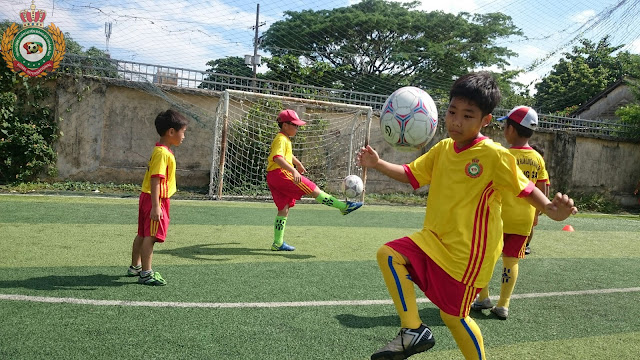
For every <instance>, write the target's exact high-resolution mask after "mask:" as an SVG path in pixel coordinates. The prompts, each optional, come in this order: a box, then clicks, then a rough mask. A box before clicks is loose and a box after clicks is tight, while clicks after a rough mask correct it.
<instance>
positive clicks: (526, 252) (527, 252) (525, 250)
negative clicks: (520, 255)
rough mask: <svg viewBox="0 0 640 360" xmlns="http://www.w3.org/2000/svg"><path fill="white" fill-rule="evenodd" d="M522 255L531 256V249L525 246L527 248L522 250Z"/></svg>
mask: <svg viewBox="0 0 640 360" xmlns="http://www.w3.org/2000/svg"><path fill="white" fill-rule="evenodd" d="M524 254H525V255H529V254H531V248H530V247H529V245H527V247H525V248H524Z"/></svg>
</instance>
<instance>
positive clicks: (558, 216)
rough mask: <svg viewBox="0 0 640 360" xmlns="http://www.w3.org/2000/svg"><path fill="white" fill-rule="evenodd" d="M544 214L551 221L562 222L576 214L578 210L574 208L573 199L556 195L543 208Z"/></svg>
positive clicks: (559, 194)
mask: <svg viewBox="0 0 640 360" xmlns="http://www.w3.org/2000/svg"><path fill="white" fill-rule="evenodd" d="M544 213H545V214H546V215H547V216H548V217H550V218H551V219H553V220H556V221H562V220H564V219H566V218H568V217H569V216H570V215H575V214H577V213H578V208H576V207H575V206H574V204H573V199H571V198H570V197H569V196H568V195H563V194H561V193H557V194H556V196H555V197H554V198H553V200H551V202H550V203H549V204H547V206H546V207H545V211H544Z"/></svg>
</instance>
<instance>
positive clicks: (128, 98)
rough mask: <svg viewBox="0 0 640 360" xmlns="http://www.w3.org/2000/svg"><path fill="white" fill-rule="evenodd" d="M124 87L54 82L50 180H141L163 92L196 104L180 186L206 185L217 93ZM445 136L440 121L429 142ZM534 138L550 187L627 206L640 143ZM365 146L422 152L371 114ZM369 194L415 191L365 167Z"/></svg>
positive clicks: (401, 155)
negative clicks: (54, 158) (393, 142)
mask: <svg viewBox="0 0 640 360" xmlns="http://www.w3.org/2000/svg"><path fill="white" fill-rule="evenodd" d="M129 84H130V83H126V82H123V81H114V80H103V79H91V78H82V79H78V78H71V77H64V76H62V77H60V78H58V79H57V80H56V83H55V89H56V97H55V110H56V113H57V115H58V117H60V118H62V119H63V120H62V121H61V123H60V128H61V130H62V132H63V136H62V137H61V138H60V140H59V142H58V144H57V151H58V162H57V169H58V177H57V178H56V179H54V180H73V181H91V182H113V183H139V182H140V181H141V179H142V178H143V176H144V172H145V169H146V166H147V162H148V160H149V159H148V157H149V156H150V153H151V150H152V148H153V146H154V144H155V142H156V141H157V140H158V134H157V133H156V132H155V127H154V125H153V120H154V119H155V116H156V115H157V114H158V113H159V112H160V111H163V110H166V109H167V108H168V107H169V103H168V102H167V101H166V100H165V99H164V98H163V96H170V98H171V101H172V102H173V103H174V104H175V103H178V104H180V103H184V104H188V106H189V107H190V108H191V109H199V110H196V111H195V112H193V113H192V118H191V124H190V125H189V128H188V130H187V133H186V138H185V141H184V143H183V144H182V145H181V146H179V147H177V148H175V149H174V152H175V155H176V159H177V160H178V161H177V162H178V169H177V178H178V179H177V180H178V184H179V185H182V186H202V187H205V186H208V184H209V173H210V169H211V160H212V155H213V154H212V151H213V150H212V137H213V125H214V119H213V118H212V117H213V116H214V114H215V109H216V106H217V104H218V101H219V99H218V97H217V96H216V95H215V94H213V93H212V92H209V91H204V90H186V89H181V88H177V87H170V88H165V90H166V91H165V92H162V93H161V94H157V93H154V92H153V91H144V90H142V89H139V88H135V87H132V86H130V85H129ZM167 94H169V95H167ZM484 134H485V135H488V136H490V137H491V138H493V139H495V140H496V141H497V142H500V143H502V144H503V145H505V141H504V137H503V135H502V131H501V130H500V129H498V128H497V127H488V128H486V130H485V131H484ZM445 136H446V132H445V130H444V127H443V126H442V124H440V126H439V131H438V133H437V134H436V136H435V138H434V140H432V142H431V144H435V143H436V142H437V141H438V140H440V139H442V138H444V137H445ZM531 142H532V143H538V144H542V145H543V147H544V149H545V159H546V161H547V167H548V170H549V173H550V177H551V182H552V190H554V191H555V190H562V191H569V192H571V191H574V192H575V191H580V192H592V191H597V192H604V193H608V194H610V195H613V196H617V197H618V198H619V199H620V202H621V203H623V204H625V205H631V204H634V203H635V200H634V199H633V197H632V196H631V192H632V191H633V189H634V187H635V184H636V182H637V181H638V179H640V159H639V157H638V154H639V153H640V144H638V143H630V142H620V141H611V140H605V139H599V138H594V137H583V136H575V135H571V134H568V133H563V132H550V131H544V130H541V131H539V132H537V133H536V134H535V135H534V136H533V138H532V140H531ZM370 143H371V145H372V146H373V147H374V148H376V149H377V151H378V152H379V154H380V155H381V157H382V158H384V159H385V160H387V161H391V162H394V163H399V164H402V163H408V162H410V161H411V160H413V159H415V158H416V157H418V156H420V155H421V154H422V153H423V152H422V151H415V152H400V151H397V150H395V149H393V148H392V147H391V146H389V145H388V144H386V143H385V142H384V140H383V139H382V136H381V133H380V128H379V126H378V121H377V118H375V117H374V119H373V122H372V126H371V140H370ZM345 156H346V155H345ZM367 191H368V192H369V193H390V192H411V191H413V189H412V188H411V187H410V186H409V185H408V184H400V183H397V182H394V181H389V180H388V179H387V178H386V177H384V176H383V175H381V174H379V173H377V172H376V171H369V172H368V173H367ZM419 191H425V189H420V190H419Z"/></svg>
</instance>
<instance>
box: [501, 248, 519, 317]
mask: <svg viewBox="0 0 640 360" xmlns="http://www.w3.org/2000/svg"><path fill="white" fill-rule="evenodd" d="M519 260H520V259H518V258H517V257H511V256H502V265H503V269H502V286H501V287H500V300H498V304H497V305H496V306H499V307H505V308H508V307H509V302H510V301H511V294H512V293H513V288H514V287H515V286H516V281H517V280H518V261H519Z"/></svg>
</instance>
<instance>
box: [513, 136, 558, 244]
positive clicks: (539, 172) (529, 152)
mask: <svg viewBox="0 0 640 360" xmlns="http://www.w3.org/2000/svg"><path fill="white" fill-rule="evenodd" d="M509 152H510V153H511V154H513V156H515V158H516V164H518V167H520V169H521V170H522V173H523V174H524V176H526V177H527V178H529V180H531V182H533V183H534V184H537V183H538V182H545V183H547V182H548V181H549V174H548V173H547V169H546V167H545V164H544V159H543V158H542V156H541V155H540V153H538V152H537V151H535V150H534V149H533V148H531V147H528V146H527V147H511V148H509ZM535 214H536V208H534V207H533V206H531V204H529V203H528V202H527V201H526V200H525V199H520V198H517V197H515V196H505V198H504V200H503V202H502V230H503V231H504V233H505V234H516V235H523V236H529V234H530V233H531V228H532V227H533V219H534V217H535Z"/></svg>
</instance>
